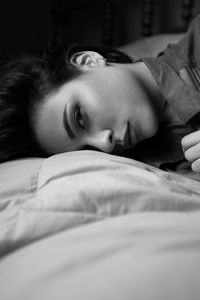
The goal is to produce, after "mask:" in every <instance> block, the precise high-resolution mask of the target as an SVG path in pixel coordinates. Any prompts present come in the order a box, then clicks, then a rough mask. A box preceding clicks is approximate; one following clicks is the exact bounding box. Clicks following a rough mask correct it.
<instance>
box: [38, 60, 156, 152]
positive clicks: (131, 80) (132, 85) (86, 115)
mask: <svg viewBox="0 0 200 300" xmlns="http://www.w3.org/2000/svg"><path fill="white" fill-rule="evenodd" d="M36 119H37V121H36V124H35V128H34V130H35V134H36V137H37V140H38V142H39V144H40V145H41V147H42V148H43V149H44V150H45V151H46V152H47V153H49V154H56V153H61V152H67V151H74V150H81V149H87V148H89V149H90V148H91V147H92V148H96V149H98V150H101V151H103V152H107V153H115V154H118V153H121V152H122V151H123V150H127V149H129V148H131V147H134V146H135V145H136V144H137V143H138V142H139V141H141V140H143V139H145V138H149V137H151V136H153V135H154V134H155V133H156V131H157V121H156V117H155V111H154V108H153V106H152V103H151V102H150V100H149V98H148V95H147V94H146V92H145V90H144V89H143V88H142V86H141V84H140V82H139V81H138V80H137V77H136V76H135V75H134V74H133V72H132V71H131V69H130V68H129V67H126V66H125V65H121V64H111V65H110V66H99V67H91V68H88V69H87V70H86V71H84V72H83V74H81V75H80V76H79V77H78V78H76V79H73V80H71V81H70V82H67V83H66V84H64V85H63V86H62V87H61V88H60V89H59V90H57V91H55V92H54V93H52V94H51V95H49V96H48V97H47V98H46V99H45V101H44V103H43V104H42V106H41V108H40V110H39V112H38V113H37V116H36Z"/></svg>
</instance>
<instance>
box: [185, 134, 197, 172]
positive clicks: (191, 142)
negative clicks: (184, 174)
mask: <svg viewBox="0 0 200 300" xmlns="http://www.w3.org/2000/svg"><path fill="white" fill-rule="evenodd" d="M181 145H182V149H183V152H184V155H185V158H186V159H187V160H188V161H190V162H191V163H192V164H191V168H192V170H193V171H194V172H200V130H198V131H195V132H192V133H190V134H188V135H186V136H184V138H182V140H181Z"/></svg>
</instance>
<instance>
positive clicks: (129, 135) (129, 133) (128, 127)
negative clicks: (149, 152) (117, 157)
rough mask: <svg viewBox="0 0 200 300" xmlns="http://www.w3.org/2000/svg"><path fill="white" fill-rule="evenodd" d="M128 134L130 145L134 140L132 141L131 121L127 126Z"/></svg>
mask: <svg viewBox="0 0 200 300" xmlns="http://www.w3.org/2000/svg"><path fill="white" fill-rule="evenodd" d="M127 135H128V145H129V146H131V145H132V141H131V132H130V123H129V122H128V126H127Z"/></svg>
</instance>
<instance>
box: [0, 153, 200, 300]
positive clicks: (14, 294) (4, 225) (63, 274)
mask: <svg viewBox="0 0 200 300" xmlns="http://www.w3.org/2000/svg"><path fill="white" fill-rule="evenodd" d="M22 163H24V165H26V164H28V165H29V168H30V169H31V167H30V166H32V169H31V172H30V173H31V174H28V175H27V177H26V176H25V175H24V177H23V178H25V179H26V180H25V179H23V180H22V178H21V177H20V174H19V177H20V178H21V179H20V180H19V181H21V182H22V181H23V183H21V185H20V184H19V183H18V184H17V182H19V181H18V180H17V176H16V174H14V171H13V170H14V169H15V170H17V171H19V168H18V167H16V164H19V161H16V162H13V163H11V162H10V163H7V165H6V164H3V165H2V166H1V167H2V168H3V170H4V174H3V173H1V176H0V188H1V189H0V207H1V211H0V226H1V231H0V253H1V260H0V291H1V294H0V299H1V300H8V299H9V300H14V299H15V300H16V299H17V300H18V299H20V300H25V299H26V300H27V299H30V300H32V299H35V300H40V299H41V300H44V299H45V300H46V299H50V300H51V299H66V298H67V299H70V300H71V299H72V300H73V299H74V300H78V299H87V300H94V299H95V300H96V299H97V300H98V299H103V300H107V299H109V300H110V299H123V300H124V299H125V300H128V299H134V300H135V299H136V300H146V299H148V300H149V299H150V300H155V299H156V300H157V299H162V300H165V299H166V300H167V299H175V300H179V299H180V300H186V299H188V300H199V299H200V285H199V278H200V211H199V207H200V185H199V182H196V181H193V180H190V179H188V178H185V177H182V176H178V175H174V174H170V173H166V172H162V171H160V170H158V169H155V168H152V167H150V166H147V165H145V164H142V163H139V162H136V161H134V160H130V159H126V158H122V157H118V156H112V155H108V154H105V153H101V152H95V151H80V152H72V153H65V154H61V155H56V156H53V157H51V158H49V159H46V160H37V159H36V160H34V159H33V160H30V161H29V160H26V162H24V161H22ZM34 166H35V167H34ZM9 169H10V170H11V172H12V176H11V174H10V177H9V172H8V170H9ZM5 170H7V173H6V171H5ZM19 172H21V174H22V173H23V174H24V170H23V172H22V170H20V171H19ZM9 178H10V180H9ZM12 181H13V182H15V184H14V186H15V191H13V190H12V189H11V185H12ZM25 185H26V188H22V186H25ZM6 187H9V189H6Z"/></svg>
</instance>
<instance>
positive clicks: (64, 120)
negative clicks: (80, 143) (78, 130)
mask: <svg viewBox="0 0 200 300" xmlns="http://www.w3.org/2000/svg"><path fill="white" fill-rule="evenodd" d="M66 108H67V105H65V109H64V111H63V126H64V128H65V130H66V132H67V134H68V135H69V137H70V139H72V140H73V139H75V138H76V136H75V134H74V132H73V131H72V129H71V127H70V125H69V122H68V118H67V109H66Z"/></svg>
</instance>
